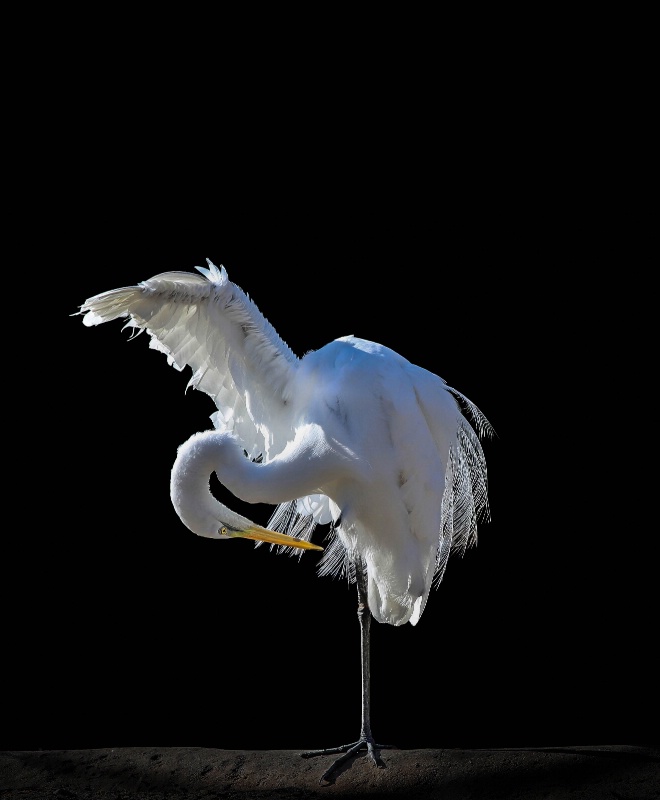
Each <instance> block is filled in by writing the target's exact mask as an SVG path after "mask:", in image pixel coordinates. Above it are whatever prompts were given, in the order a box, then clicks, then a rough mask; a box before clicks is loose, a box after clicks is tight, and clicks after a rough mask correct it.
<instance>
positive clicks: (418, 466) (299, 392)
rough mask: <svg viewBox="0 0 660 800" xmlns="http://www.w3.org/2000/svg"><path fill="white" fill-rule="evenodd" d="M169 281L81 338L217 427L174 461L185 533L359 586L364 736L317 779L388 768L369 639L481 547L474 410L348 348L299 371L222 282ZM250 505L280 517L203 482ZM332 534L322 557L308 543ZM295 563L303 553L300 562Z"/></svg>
mask: <svg viewBox="0 0 660 800" xmlns="http://www.w3.org/2000/svg"><path fill="white" fill-rule="evenodd" d="M207 262H208V268H207V267H196V268H195V269H196V270H197V271H198V272H199V273H200V274H196V273H193V272H164V273H161V274H158V275H155V276H154V277H152V278H149V279H148V280H145V281H142V282H141V283H139V284H138V285H136V286H129V287H124V288H119V289H113V290H110V291H106V292H103V293H101V294H97V295H96V296H94V297H91V298H89V299H88V300H86V301H85V302H84V303H83V304H82V305H81V306H80V307H79V309H80V310H79V311H78V312H76V313H77V314H81V315H83V322H84V324H85V325H87V326H93V325H98V324H100V323H104V322H108V321H111V320H114V319H117V318H124V319H126V320H127V321H126V324H125V327H130V328H133V329H136V331H134V333H136V335H137V333H142V332H143V331H146V332H147V334H148V335H149V337H150V347H152V348H154V349H156V350H158V351H161V352H163V353H165V354H166V355H167V359H168V362H169V363H170V364H171V365H172V366H173V367H175V368H176V369H178V370H180V371H181V370H183V369H184V368H186V367H190V369H191V370H192V376H191V378H190V381H189V384H188V385H189V386H192V387H194V388H195V389H198V390H201V391H203V392H205V393H206V394H208V395H209V396H210V397H211V398H212V399H213V401H214V403H215V408H216V410H215V412H214V413H213V414H212V415H211V420H212V422H213V427H212V428H210V429H209V430H206V431H202V432H198V433H195V434H194V435H193V436H192V437H191V438H190V439H189V440H188V441H187V442H185V443H184V444H182V445H181V446H180V447H179V448H178V451H177V455H176V459H175V461H174V465H173V467H172V472H171V479H170V497H171V500H172V504H173V506H174V508H175V510H176V512H177V514H178V515H179V517H180V519H181V521H182V522H183V524H184V525H185V526H186V527H187V528H189V529H190V530H191V531H192V532H193V533H195V534H198V535H199V536H206V537H210V538H213V539H229V538H234V537H245V538H251V539H255V540H256V541H257V544H260V543H261V542H268V543H270V544H271V545H276V546H278V548H279V549H278V552H282V553H289V554H292V553H294V552H296V551H298V552H299V551H301V550H310V549H311V550H316V551H323V552H322V555H320V556H319V562H318V568H317V571H318V574H319V575H320V576H335V577H336V576H341V577H343V578H344V579H346V580H348V581H349V582H350V583H354V584H355V585H356V587H357V595H358V619H359V623H360V635H361V662H362V663H361V681H362V683H361V686H362V698H361V729H360V735H359V739H358V740H357V741H355V742H351V743H350V744H346V745H341V746H339V747H332V748H327V749H324V750H311V751H307V752H304V753H302V754H301V755H302V756H303V757H308V758H309V757H312V756H316V755H330V754H334V755H337V758H336V759H334V760H333V761H332V763H331V764H330V766H329V767H328V769H327V770H326V771H325V772H324V773H323V775H322V776H321V782H322V783H323V782H324V781H326V782H333V781H334V778H335V777H336V775H337V772H338V770H339V768H340V767H341V765H342V764H343V763H344V762H346V761H347V760H348V759H349V758H350V757H351V756H353V755H355V754H356V753H358V752H360V751H363V750H365V751H366V752H367V755H368V758H369V759H370V760H371V762H372V763H373V764H374V765H376V766H377V767H383V766H384V761H383V759H382V757H381V750H383V749H386V748H387V747H390V745H384V744H378V743H377V742H376V740H375V739H374V737H373V735H372V731H371V719H370V711H371V706H370V675H371V672H370V657H369V640H370V623H371V618H372V617H373V618H374V619H375V620H376V621H377V622H379V623H385V624H389V625H395V626H399V625H404V624H405V623H408V622H409V623H411V624H412V625H416V624H417V623H418V622H419V620H420V618H421V616H422V614H423V612H424V609H425V607H426V603H427V600H428V598H429V594H430V592H431V589H432V588H433V587H436V588H437V586H438V584H439V583H440V581H441V580H442V577H443V575H444V573H445V568H446V566H447V560H448V558H449V555H450V554H455V553H458V554H463V553H464V552H465V550H466V549H467V548H468V547H470V546H471V545H473V544H475V542H476V537H477V524H478V522H482V521H487V520H488V519H489V516H490V512H489V500H488V486H487V470H486V459H485V456H484V452H483V449H482V445H481V441H482V440H483V439H484V438H485V437H486V436H490V435H492V433H493V428H492V426H491V425H490V423H489V421H488V420H487V418H486V416H485V415H484V414H483V413H482V411H481V410H480V409H479V408H478V406H477V405H476V404H475V403H473V402H472V401H471V400H469V399H468V398H467V397H466V396H465V395H464V394H462V393H461V392H460V391H458V390H457V389H455V388H453V387H451V386H449V385H448V384H447V383H446V382H445V381H444V380H443V379H442V378H440V377H439V376H438V375H436V374H435V373H433V372H430V371H428V370H426V369H424V368H422V367H420V366H416V365H415V364H413V363H411V362H410V361H408V360H407V359H405V358H404V357H403V356H401V355H399V354H398V353H396V352H394V351H393V350H391V349H389V348H387V347H384V346H383V345H380V344H376V343H374V342H371V341H367V340H365V339H360V338H357V337H355V336H343V337H341V338H338V339H335V340H334V341H332V342H330V343H329V344H327V345H325V346H324V347H321V348H320V349H318V350H315V351H311V352H308V353H307V354H306V355H305V356H304V357H302V358H299V357H298V356H296V355H295V354H294V353H293V351H292V350H291V349H290V348H289V346H288V345H287V344H286V343H285V342H284V341H283V340H282V338H281V337H280V336H279V335H278V333H277V332H276V331H275V329H274V328H273V326H272V325H271V324H270V322H269V321H268V320H267V319H266V318H265V317H264V316H263V314H262V313H261V312H260V310H259V309H258V308H257V306H256V305H255V303H254V302H253V301H252V299H251V298H250V297H249V295H248V294H246V293H245V292H244V291H243V290H242V289H241V288H239V287H238V286H237V285H236V284H235V283H233V282H232V281H230V280H229V277H228V275H227V270H226V269H225V268H224V266H222V265H221V267H220V268H218V267H216V266H215V265H214V264H213V263H212V262H211V261H210V260H208V259H207ZM213 472H215V473H216V475H217V478H218V479H219V481H220V482H221V483H222V484H223V485H224V486H226V487H227V488H228V489H229V490H230V491H231V492H232V494H234V495H235V496H236V497H238V498H240V499H241V500H243V501H246V502H247V503H267V504H271V505H273V506H275V509H274V511H273V513H272V516H271V517H270V520H269V522H268V527H267V528H264V527H262V526H260V525H256V524H255V523H253V522H251V521H250V520H248V519H246V518H245V517H243V516H241V515H239V514H236V513H234V512H232V511H230V510H229V509H228V508H227V507H226V506H225V505H223V504H222V503H220V502H219V501H218V500H217V499H216V497H215V496H214V495H213V493H212V492H211V489H210V484H209V481H210V478H211V476H212V474H213ZM319 525H321V526H327V531H328V533H327V536H326V539H325V547H324V548H323V547H321V546H320V545H318V544H314V543H312V541H311V538H312V534H313V533H314V530H315V529H316V527H317V526H319ZM299 554H300V555H302V553H300V552H299Z"/></svg>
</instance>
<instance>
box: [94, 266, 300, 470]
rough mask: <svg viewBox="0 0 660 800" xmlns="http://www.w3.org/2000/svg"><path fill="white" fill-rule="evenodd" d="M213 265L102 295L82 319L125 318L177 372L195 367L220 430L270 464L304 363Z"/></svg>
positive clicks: (194, 378) (193, 382)
mask: <svg viewBox="0 0 660 800" xmlns="http://www.w3.org/2000/svg"><path fill="white" fill-rule="evenodd" d="M208 264H209V269H206V268H205V267H197V269H198V270H199V271H200V272H201V273H202V275H195V274H194V273H189V272H164V273H161V274H159V275H155V276H154V277H152V278H149V279H148V280H146V281H143V282H141V283H140V284H138V285H137V286H128V287H124V288H121V289H113V290H111V291H108V292H103V293H101V294H98V295H96V296H94V297H90V298H89V299H88V300H86V301H85V302H84V303H83V304H82V305H81V306H80V312H79V313H80V314H83V315H84V317H83V322H84V324H85V325H88V326H91V325H99V324H101V323H103V322H108V321H110V320H114V319H117V318H120V317H121V318H127V319H128V322H127V323H126V326H127V327H130V328H135V329H137V330H138V331H139V332H141V331H146V332H147V333H148V334H149V336H150V347H151V348H153V349H155V350H158V351H159V352H162V353H165V355H166V356H167V359H168V363H169V364H170V365H171V366H173V367H175V368H176V369H177V370H179V371H182V370H183V369H185V368H186V367H190V368H191V370H192V375H191V378H190V381H189V383H188V386H189V387H192V388H194V389H197V390H200V391H203V392H205V393H206V394H208V395H209V396H210V397H211V398H212V399H213V401H214V403H215V405H216V408H217V411H216V413H214V414H213V415H212V416H211V419H212V420H213V423H214V425H215V426H216V427H221V428H224V429H228V430H231V431H233V432H234V433H235V434H236V435H237V436H238V437H239V438H240V439H241V441H242V442H243V446H244V447H245V449H246V451H247V452H248V455H250V456H251V457H253V458H254V457H256V456H257V455H258V454H259V453H262V454H264V457H267V456H268V452H269V450H270V449H272V448H273V447H275V448H280V447H283V446H284V444H285V443H286V441H287V439H288V438H289V437H290V431H289V430H288V429H287V427H286V424H285V422H284V408H285V405H286V400H287V399H288V391H289V386H290V382H291V379H292V377H293V373H294V371H295V369H296V368H297V364H298V358H297V357H296V356H295V355H294V353H293V352H292V351H291V349H290V348H289V347H288V345H287V344H285V342H284V341H283V340H282V339H281V337H280V336H279V335H278V334H277V332H276V331H275V329H274V328H273V327H272V325H271V324H270V323H269V322H268V320H267V319H266V318H265V317H264V316H263V315H262V314H261V312H260V311H259V309H258V308H257V306H256V305H255V304H254V303H253V302H252V300H251V299H250V298H249V296H248V295H247V294H246V293H245V292H243V290H242V289H240V288H239V287H238V286H236V284H234V283H232V282H231V281H230V280H229V278H228V275H227V271H226V270H225V268H224V267H222V266H221V267H220V268H218V267H216V266H215V265H214V264H212V263H211V262H210V261H208ZM126 326H125V327H126ZM266 398H267V400H266ZM280 412H281V413H280Z"/></svg>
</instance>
